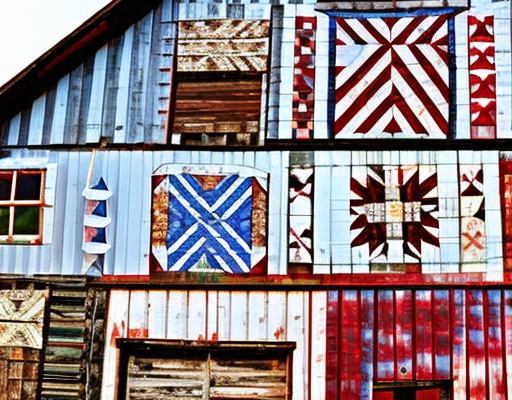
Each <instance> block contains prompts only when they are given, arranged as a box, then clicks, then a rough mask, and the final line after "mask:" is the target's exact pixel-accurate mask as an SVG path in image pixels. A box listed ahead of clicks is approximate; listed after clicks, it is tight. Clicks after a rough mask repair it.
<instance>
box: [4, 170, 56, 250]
mask: <svg viewBox="0 0 512 400" xmlns="http://www.w3.org/2000/svg"><path fill="white" fill-rule="evenodd" d="M45 172H46V171H44V170H27V171H16V170H4V171H0V242H2V243H20V242H21V243H32V244H39V243H41V236H42V226H41V225H42V224H41V222H42V214H43V206H44V182H45Z"/></svg>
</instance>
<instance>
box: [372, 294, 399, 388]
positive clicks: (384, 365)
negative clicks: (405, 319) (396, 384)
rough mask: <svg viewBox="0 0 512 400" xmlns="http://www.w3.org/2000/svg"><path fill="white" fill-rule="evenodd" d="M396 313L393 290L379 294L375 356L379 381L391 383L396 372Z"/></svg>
mask: <svg viewBox="0 0 512 400" xmlns="http://www.w3.org/2000/svg"><path fill="white" fill-rule="evenodd" d="M394 329H395V312H394V294H393V291H392V290H379V291H378V292H377V335H378V338H377V339H376V344H375V350H376V352H377V354H375V356H376V358H377V360H376V361H377V371H376V372H377V380H378V381H391V380H394V379H395V377H396V371H395V333H394Z"/></svg>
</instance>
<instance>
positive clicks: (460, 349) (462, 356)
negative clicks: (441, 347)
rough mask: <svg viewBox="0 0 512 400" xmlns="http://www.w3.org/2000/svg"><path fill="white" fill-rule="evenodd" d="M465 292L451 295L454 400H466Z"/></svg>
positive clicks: (458, 291)
mask: <svg viewBox="0 0 512 400" xmlns="http://www.w3.org/2000/svg"><path fill="white" fill-rule="evenodd" d="M464 294H465V292H464V291H463V290H454V291H453V293H452V298H453V300H452V304H453V309H452V318H453V322H452V346H453V347H452V357H453V367H452V369H453V372H452V375H453V379H454V382H453V387H454V400H466V335H465V332H466V329H465V322H464V321H465V299H464V297H465V296H464Z"/></svg>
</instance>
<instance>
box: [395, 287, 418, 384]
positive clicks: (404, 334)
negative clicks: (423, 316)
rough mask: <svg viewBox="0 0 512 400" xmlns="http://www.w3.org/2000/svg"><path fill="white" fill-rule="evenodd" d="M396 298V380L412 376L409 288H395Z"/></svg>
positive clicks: (410, 292)
mask: <svg viewBox="0 0 512 400" xmlns="http://www.w3.org/2000/svg"><path fill="white" fill-rule="evenodd" d="M395 298H396V367H397V380H411V379H412V377H413V368H412V364H413V362H412V354H413V315H414V314H413V297H412V291H411V290H397V291H396V292H395Z"/></svg>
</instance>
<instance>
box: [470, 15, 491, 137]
mask: <svg viewBox="0 0 512 400" xmlns="http://www.w3.org/2000/svg"><path fill="white" fill-rule="evenodd" d="M468 29H469V81H470V86H471V90H470V101H471V107H470V108H471V138H472V139H495V138H496V67H495V54H494V17H493V16H492V15H488V16H475V15H469V16H468Z"/></svg>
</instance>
